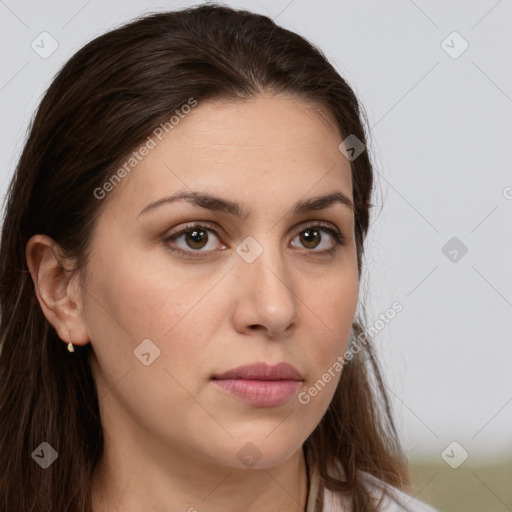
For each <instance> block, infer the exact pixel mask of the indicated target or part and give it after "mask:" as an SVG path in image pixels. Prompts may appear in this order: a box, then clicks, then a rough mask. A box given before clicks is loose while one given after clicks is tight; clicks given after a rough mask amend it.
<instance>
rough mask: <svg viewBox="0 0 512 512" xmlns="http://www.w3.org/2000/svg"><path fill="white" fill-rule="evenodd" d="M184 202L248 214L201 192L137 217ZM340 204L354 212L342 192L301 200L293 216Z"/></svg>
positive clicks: (181, 195) (175, 198)
mask: <svg viewBox="0 0 512 512" xmlns="http://www.w3.org/2000/svg"><path fill="white" fill-rule="evenodd" d="M179 200H185V201H187V202H189V203H191V204H195V205H197V206H200V207H201V208H206V209H208V210H212V211H218V212H224V213H228V214H230V215H233V216H236V217H247V216H248V213H249V212H247V211H246V210H245V208H244V207H243V206H242V205H241V204H240V203H237V202H234V201H230V200H228V199H224V198H222V197H218V196H214V195H211V194H206V193H202V192H180V193H177V194H174V195H172V196H169V197H163V198H162V199H159V200H158V201H154V202H152V203H150V204H148V205H147V206H145V207H144V208H143V209H142V211H141V212H140V213H139V215H137V218H138V217H140V216H141V215H143V214H145V213H147V212H149V211H151V210H154V209H155V208H157V207H158V206H160V205H162V204H166V203H173V202H175V201H179ZM336 203H340V204H342V205H345V206H347V207H348V208H350V210H352V211H354V203H353V202H352V201H351V200H350V199H349V198H348V197H347V196H346V195H345V194H343V193H342V192H332V193H330V194H326V195H322V196H317V197H312V198H310V199H302V200H300V201H298V202H297V203H296V204H295V206H294V207H293V214H294V215H300V214H304V213H307V212H311V211H318V210H324V209H326V208H328V207H329V206H331V205H333V204H336Z"/></svg>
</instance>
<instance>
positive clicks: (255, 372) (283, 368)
mask: <svg viewBox="0 0 512 512" xmlns="http://www.w3.org/2000/svg"><path fill="white" fill-rule="evenodd" d="M211 381H212V383H213V384H214V385H215V386H216V387H217V388H218V389H219V390H221V391H223V392H225V393H228V394H230V395H232V396H235V397H237V398H239V399H241V400H242V401H244V402H246V403H249V404H250V405H252V406H254V407H277V406H279V405H281V404H283V403H285V402H286V401H288V400H289V399H290V398H291V397H292V396H293V395H294V394H295V393H296V392H297V391H298V389H299V388H300V387H301V385H302V382H303V381H304V378H303V377H302V375H301V373H300V372H299V371H298V370H297V368H295V367H293V366H291V365H290V364H288V363H279V364H277V365H274V366H270V365H268V364H266V363H256V364H251V365H246V366H239V367H238V368H234V369H232V370H229V371H227V372H225V373H222V374H220V375H214V376H213V377H212V379H211Z"/></svg>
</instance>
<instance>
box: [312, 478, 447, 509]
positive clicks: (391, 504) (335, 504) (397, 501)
mask: <svg viewBox="0 0 512 512" xmlns="http://www.w3.org/2000/svg"><path fill="white" fill-rule="evenodd" d="M363 475H364V477H365V480H366V481H367V484H368V488H369V490H370V492H371V494H372V496H373V497H374V498H375V500H376V501H377V502H378V501H379V500H380V506H379V512H438V511H437V510H436V509H435V508H432V507H431V506H430V505H427V504H426V503H423V502H421V501H419V500H417V499H416V498H414V497H412V496H409V495H408V494H406V493H405V492H403V491H401V490H399V489H396V488H395V487H392V486H390V485H389V484H387V483H385V482H383V481H381V480H379V479H377V478H375V477H374V476H372V475H369V474H367V473H363ZM345 506H346V503H345V502H343V501H342V498H341V496H340V495H339V494H337V493H333V492H331V491H329V490H328V489H326V488H324V508H323V511H322V512H337V511H339V510H345V508H344V507H345Z"/></svg>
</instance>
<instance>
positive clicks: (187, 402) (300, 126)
mask: <svg viewBox="0 0 512 512" xmlns="http://www.w3.org/2000/svg"><path fill="white" fill-rule="evenodd" d="M341 140H342V138H341V135H340V133H339V131H338V130H337V129H336V128H335V125H334V121H333V119H331V118H330V116H329V114H327V113H326V112H322V111H321V110H320V109H319V108H314V106H313V105H312V104H308V103H305V102H304V100H302V99H298V98H295V97H292V96H284V95H272V94H269V93H265V94H261V95H259V96H257V97H255V98H251V99H248V100H243V101H240V100H238V101H234V100H222V101H216V102H212V101H210V102H205V103H200V104H198V106H197V107H195V108H194V109H193V110H192V112H191V113H190V114H188V115H187V116H186V117H185V118H184V119H182V120H181V121H180V123H179V125H177V126H176V127H175V128H174V129H173V130H172V131H171V132H170V133H169V134H168V135H166V136H165V137H164V139H163V140H162V141H161V142H159V143H158V145H157V147H156V148H154V149H152V150H151V151H150V152H149V154H148V155H147V156H146V157H144V159H143V160H142V161H141V162H140V163H139V164H138V165H137V167H136V168H135V169H134V170H133V171H132V172H131V174H130V175H129V176H127V177H126V178H124V180H123V181H122V182H121V183H120V184H119V185H117V187H116V188H115V190H113V191H112V192H110V194H109V195H108V197H107V198H106V199H105V200H104V201H105V204H103V207H104V209H103V211H102V213H101V215H100V217H99V220H98V224H97V225H96V229H95V232H94V236H93V240H92V246H91V257H90V259H89V262H88V265H87V267H86V268H85V269H82V270H81V271H80V272H76V273H74V274H72V275H71V277H70V274H69V273H67V274H64V273H63V271H62V270H61V268H60V267H59V262H60V264H62V266H64V267H65V268H71V267H72V265H73V262H72V261H68V260H66V259H65V258H64V257H63V255H62V253H61V252H60V250H59V247H58V245H57V244H56V243H55V242H54V241H53V240H52V239H50V238H48V237H46V236H44V235H36V236H35V237H33V238H32V239H31V240H30V241H29V243H28V245H27V261H28V262H29V267H30V270H31V274H32V277H33V279H34V282H35V283H36V285H37V286H36V289H37V296H38V299H39V302H40V304H41V307H42V309H43V312H44V314H45V315H46V317H47V319H48V321H49V322H51V323H52V325H53V326H54V327H55V329H56V331H57V333H58V334H59V336H60V338H61V339H62V340H63V341H65V342H66V343H68V342H69V340H70V339H71V340H72V341H73V343H74V344H75V345H79V344H86V343H91V344H92V346H93V349H94V355H93V357H92V359H91V365H92V369H93V374H94V377H95V380H96V382H97V387H98V396H99V400H100V410H101V416H102V424H103V429H104V435H105V452H104V458H103V461H102V464H101V465H100V467H99V468H98V470H97V472H96V473H95V477H94V483H93V487H92V495H93V504H94V510H95V511H98V512H100V511H103V512H105V511H107V510H108V511H109V512H117V511H119V512H120V511H123V512H135V511H140V510H145V511H148V512H164V511H165V512H169V511H183V512H185V511H190V512H193V511H194V510H197V511H198V512H205V511H207V512H220V511H223V512H226V511H227V512H238V511H240V510H244V511H249V512H256V511H265V512H273V511H277V510H279V511H280V512H283V511H285V512H286V511H294V512H295V511H299V510H304V507H305V504H306V499H307V480H306V478H307V477H306V466H305V461H304V455H303V451H302V445H303V443H304V441H305V440H306V438H307V437H308V436H309V435H310V434H311V432H312V431H313V430H314V429H315V427H316V426H317V425H318V423H319V422H320V420H321V418H322V416H323V415H324V413H325V412H326V410H327V407H328V406H329V403H330V401H331V399H332V396H333V394H334V391H335V387H336V385H337V383H338V381H339V377H340V373H339V372H338V373H337V374H336V377H335V378H333V379H332V380H331V381H330V382H329V383H328V384H327V385H326V386H325V388H324V389H323V390H322V391H321V392H319V393H318V395H317V396H315V397H314V398H312V399H311V401H310V402H309V403H308V404H307V405H304V404H302V403H300V402H299V401H298V399H297V396H296V395H294V396H292V397H291V398H290V399H289V400H288V401H286V402H285V403H284V404H282V405H279V406H276V407H256V406H252V405H249V404H247V403H246V402H244V401H243V400H241V399H239V398H237V397H234V396H232V395H230V394H227V393H225V392H223V391H221V390H219V389H218V388H217V387H216V386H215V385H214V384H212V382H211V380H210V379H211V377H212V375H214V374H218V373H222V372H225V371H227V370H229V369H232V368H235V367H237V366H240V365H244V364H249V363H254V362H266V363H268V364H276V363H278V362H282V361H286V362H288V363H290V364H292V365H293V366H295V367H296V368H297V369H298V370H299V371H300V372H301V374H302V376H303V379H304V380H303V382H302V383H301V388H300V389H299V391H303V390H307V389H308V388H310V387H311V386H312V385H313V384H314V383H315V381H317V380H318V379H319V378H320V377H321V376H322V374H324V372H326V371H327V369H328V368H329V367H331V366H332V365H333V363H334V362H335V361H336V359H337V357H338V356H339V355H341V354H343V353H344V352H345V350H346V346H347V343H348V337H349V333H350V329H351V324H352V321H353V319H354V315H355V311H356V305H357V298H358V272H357V259H356V247H355V241H354V214H353V210H352V209H351V208H350V207H348V206H346V205H343V204H340V203H335V204H333V205H331V206H329V207H328V208H326V209H324V210H319V211H311V212H308V213H304V214H302V215H299V216H297V215H294V214H293V213H292V207H293V206H294V205H295V203H296V202H297V201H299V200H301V199H307V198H311V197H316V196H319V195H323V194H327V193H331V192H333V191H340V192H342V193H343V194H344V195H346V196H347V197H348V198H349V199H352V181H351V171H350V163H349V161H348V160H347V159H346V158H345V157H344V156H343V155H342V154H341V152H340V151H339V150H338V145H339V144H340V142H341ZM190 190H193V191H201V192H208V193H210V194H215V195H217V196H221V197H223V198H226V199H230V200H233V201H237V202H239V203H241V205H242V206H243V207H244V208H246V209H247V211H248V213H249V214H248V216H246V217H240V218H238V217H234V216H232V215H229V214H227V213H222V212H214V211H210V210H208V209H205V208H202V207H199V206H197V205H192V204H190V203H188V202H186V201H178V202H175V203H172V204H165V205H163V206H160V207H158V208H155V209H153V210H151V211H148V212H147V213H145V214H143V215H139V213H140V212H141V210H142V209H144V207H145V206H146V205H148V204H149V203H151V202H153V201H156V200H158V199H161V198H163V197H166V196H169V195H171V194H173V193H176V192H181V191H184V192H187V191H190ZM201 221H203V222H209V223H212V224H214V225H215V227H216V231H217V233H218V235H215V234H214V233H213V232H210V231H209V232H208V243H207V244H205V243H204V236H203V238H202V239H201V240H202V243H197V244H196V245H193V241H192V240H191V239H190V237H189V238H188V239H187V238H186V236H181V237H180V238H178V239H175V240H174V242H172V241H169V242H165V241H164V239H165V238H166V237H168V236H169V235H170V234H172V233H175V232H177V231H180V230H181V229H184V228H185V224H186V223H190V222H201ZM317 221H322V222H325V223H327V224H328V225H329V226H330V227H332V228H334V229H338V230H339V231H341V232H342V233H343V235H344V236H345V238H346V245H345V246H340V245H335V244H334V243H333V237H332V236H331V235H330V234H329V233H327V232H325V231H323V230H321V231H320V232H319V234H318V235H317V236H316V237H315V236H313V238H310V239H304V230H305V229H306V227H308V226H315V223H316V222H317ZM322 229H323V228H322ZM301 235H302V236H301ZM248 236H251V237H253V238H254V239H255V240H256V241H257V242H258V244H259V245H260V246H261V247H262V248H263V252H262V253H261V254H260V255H259V256H258V257H257V258H256V259H255V260H254V261H253V262H252V263H248V262H247V261H245V260H244V259H243V258H242V257H240V256H239V254H238V253H237V252H236V248H237V246H238V245H239V244H240V243H241V242H242V241H243V240H244V239H245V238H246V237H248ZM308 241H309V245H308ZM187 242H188V243H187ZM172 243H174V244H176V245H177V246H178V247H179V248H181V249H183V250H188V251H196V252H197V251H200V252H201V251H202V252H201V254H202V256H201V257H198V258H193V257H188V258H187V257H186V256H184V255H181V254H177V253H174V252H172V251H171V250H169V247H170V246H171V247H172ZM191 244H192V245H191ZM203 245H205V247H202V246H203ZM333 246H334V247H336V250H335V252H333V253H330V254H329V253H327V252H326V250H327V249H329V248H331V247H333ZM145 339H150V340H152V342H153V343H154V344H155V345H156V346H157V347H158V348H159V350H160V356H159V357H157V358H156V359H154V361H153V362H152V363H151V364H150V365H148V366H145V365H144V364H142V363H141V361H140V360H139V359H138V358H137V357H135V355H134V350H135V349H136V348H137V347H138V345H139V344H140V343H141V342H142V340H145ZM69 357H73V355H72V354H70V356H69ZM247 443H252V445H254V446H255V447H256V449H257V452H256V450H255V449H254V448H250V449H251V450H253V451H254V453H255V454H256V453H259V454H260V456H261V458H260V459H259V460H258V462H257V463H256V464H254V465H252V466H251V467H248V466H247V465H246V464H244V463H243V462H242V461H241V460H240V459H239V458H238V457H237V453H239V450H241V449H242V448H243V447H244V446H246V445H247ZM246 450H247V448H246Z"/></svg>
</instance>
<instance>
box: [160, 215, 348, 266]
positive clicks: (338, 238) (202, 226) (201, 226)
mask: <svg viewBox="0 0 512 512" xmlns="http://www.w3.org/2000/svg"><path fill="white" fill-rule="evenodd" d="M312 228H321V231H326V232H327V233H329V234H330V235H331V236H332V237H333V240H334V245H333V247H331V248H330V249H326V250H323V251H315V250H314V249H311V250H310V251H308V249H305V250H306V251H308V252H313V253H315V252H316V253H319V254H332V253H334V252H336V251H338V249H339V248H340V247H343V246H346V245H347V240H346V238H345V237H344V236H343V234H342V233H341V232H339V231H337V230H335V229H333V228H332V227H330V225H329V224H325V223H323V222H316V223H314V224H308V225H306V226H304V227H303V228H302V229H301V230H300V231H299V232H298V233H297V235H299V234H300V233H302V232H303V231H306V230H308V229H312ZM194 230H204V231H212V232H213V233H214V234H215V236H216V237H217V238H220V237H219V234H218V233H217V230H216V229H215V225H214V224H210V223H207V222H206V223H197V224H194V223H191V224H187V225H186V226H185V227H184V228H183V229H182V230H180V231H178V232H177V233H173V234H172V235H170V236H168V237H166V238H165V239H164V240H163V241H164V242H165V243H167V244H169V242H171V241H173V240H175V239H176V238H179V237H180V236H181V235H184V234H186V233H188V232H190V231H194ZM297 235H295V236H297ZM294 238H295V237H294ZM168 249H169V250H170V251H172V252H175V253H178V254H182V255H184V256H190V257H194V258H197V257H202V256H203V255H204V253H206V254H207V253H209V252H214V251H199V250H196V251H195V250H193V249H191V250H185V249H181V248H180V247H177V246H174V247H172V246H171V245H168Z"/></svg>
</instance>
